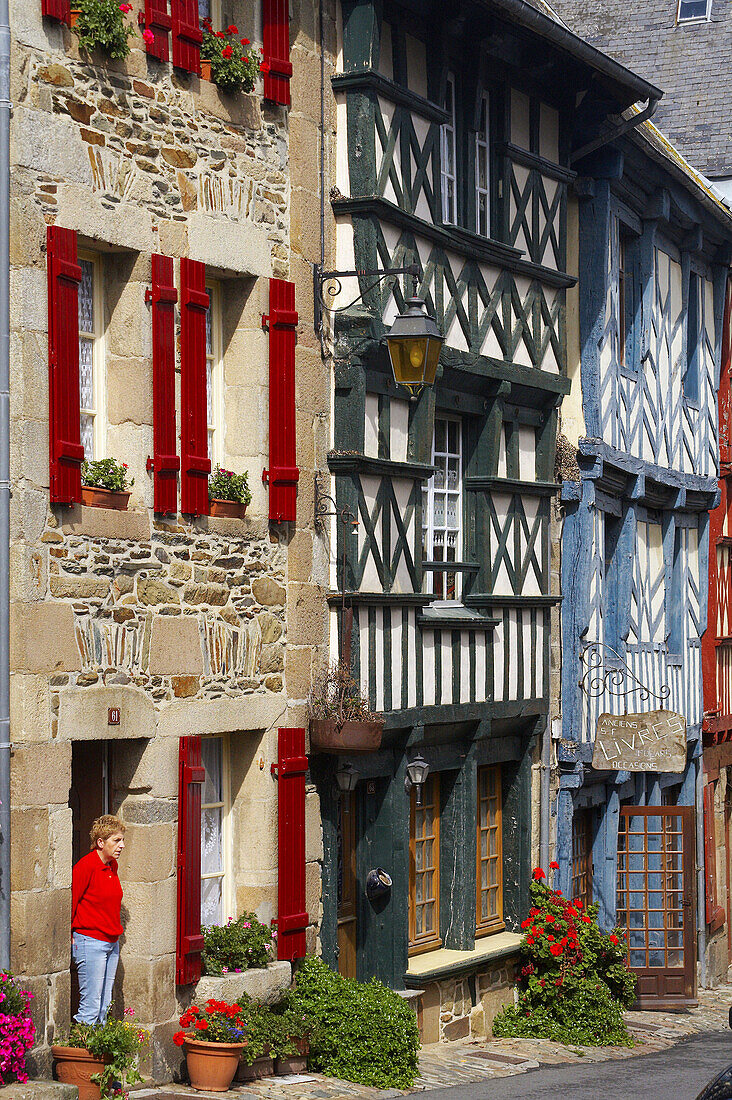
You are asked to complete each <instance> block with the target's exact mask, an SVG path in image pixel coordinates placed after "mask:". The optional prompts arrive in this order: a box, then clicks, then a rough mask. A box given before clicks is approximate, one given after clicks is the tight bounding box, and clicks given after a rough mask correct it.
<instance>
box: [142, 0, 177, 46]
mask: <svg viewBox="0 0 732 1100" xmlns="http://www.w3.org/2000/svg"><path fill="white" fill-rule="evenodd" d="M172 25H173V20H172V19H171V17H170V16H169V15H168V0H145V26H146V28H147V29H148V30H149V31H152V32H153V34H154V36H155V37H154V38H153V40H152V42H148V43H147V44H146V47H145V48H146V50H147V52H148V53H149V54H150V56H151V57H157V58H158V60H160V61H168V60H169V59H170V52H169V47H168V32H169V31H170V28H171V27H172Z"/></svg>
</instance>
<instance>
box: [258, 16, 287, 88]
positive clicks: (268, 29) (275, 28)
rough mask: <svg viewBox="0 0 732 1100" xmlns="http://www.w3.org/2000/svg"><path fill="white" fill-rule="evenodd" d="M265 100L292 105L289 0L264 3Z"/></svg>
mask: <svg viewBox="0 0 732 1100" xmlns="http://www.w3.org/2000/svg"><path fill="white" fill-rule="evenodd" d="M262 41H263V45H264V57H263V66H264V98H265V99H269V100H271V101H272V102H273V103H282V104H284V105H285V106H289V103H290V77H291V76H292V64H291V63H290V0H262Z"/></svg>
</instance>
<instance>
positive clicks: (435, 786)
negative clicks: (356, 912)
mask: <svg viewBox="0 0 732 1100" xmlns="http://www.w3.org/2000/svg"><path fill="white" fill-rule="evenodd" d="M411 798H412V801H411V809H410V826H409V953H410V954H411V955H416V954H418V953H419V952H420V951H429V950H432V949H434V948H436V947H439V946H440V943H441V941H440V777H439V775H437V774H432V775H430V776H429V777H428V779H427V782H426V783H425V784H424V787H423V789H422V805H421V806H418V805H417V798H416V792H415V790H414V787H412V792H411Z"/></svg>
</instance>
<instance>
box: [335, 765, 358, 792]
mask: <svg viewBox="0 0 732 1100" xmlns="http://www.w3.org/2000/svg"><path fill="white" fill-rule="evenodd" d="M335 778H336V783H337V784H338V790H340V791H343V792H344V794H348V793H350V792H351V791H355V789H356V787H357V786H358V781H359V779H360V778H361V773H360V772H359V771H358V770H357V769H356V768H354V766H353V764H351V763H347V764H342V765H341V767H340V768H338V770H337V771H336V773H335Z"/></svg>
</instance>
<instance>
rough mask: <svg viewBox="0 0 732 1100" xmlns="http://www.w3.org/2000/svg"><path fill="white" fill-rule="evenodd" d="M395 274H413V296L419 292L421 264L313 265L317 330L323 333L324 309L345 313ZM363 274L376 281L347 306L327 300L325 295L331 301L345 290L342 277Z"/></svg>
mask: <svg viewBox="0 0 732 1100" xmlns="http://www.w3.org/2000/svg"><path fill="white" fill-rule="evenodd" d="M393 275H411V276H412V288H413V289H412V293H413V296H416V294H417V288H418V286H419V280H420V276H421V272H420V268H419V264H409V266H408V267H389V268H387V269H386V270H381V269H380V268H371V269H363V270H360V271H358V270H357V271H322V270H321V268H320V265H319V264H314V265H313V301H314V303H315V331H316V332H317V333H321V332H322V329H323V310H326V311H327V312H328V313H345V312H346V310H349V309H351V308H352V307H353V306H355V305H356V303H357V302H360V301H361V300H362V298H364V297H365V295H366V294H369V293H370V292H371V291H372V290H375V289H376V287H377V286H379V284H380V283H382V282H383V281H384V279H388V278H389V277H390V276H393ZM360 276H363V277H364V278H371V277H373V278H374V279H375V282H373V283H371V284H370V285H369V286H367V287H366V289H365V290H362V291H361V293H360V294H359V295H357V297H355V298H354V299H353V301H351V302H349V303H348V305H345V306H337V307H335V306H333V305H331V304H329V302H326V300H325V296H326V295H327V296H328V298H329V299H330V302H332V301H333V299H334V298H337V297H338V295H339V294H340V293H341V291H342V290H343V283H342V282H341V280H342V279H350V278H358V277H360Z"/></svg>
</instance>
